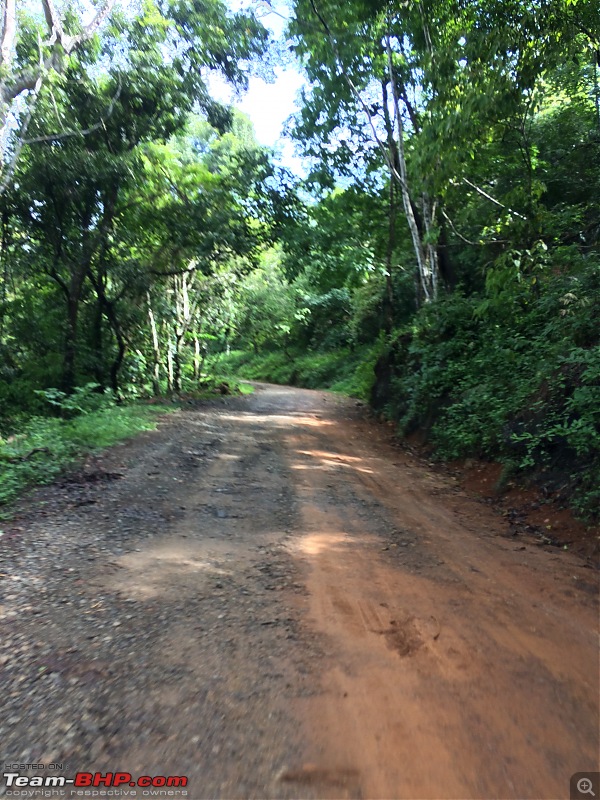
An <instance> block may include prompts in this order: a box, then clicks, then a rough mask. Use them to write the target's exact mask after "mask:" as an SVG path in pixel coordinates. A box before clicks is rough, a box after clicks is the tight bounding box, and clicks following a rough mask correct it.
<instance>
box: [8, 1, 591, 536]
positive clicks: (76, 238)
mask: <svg viewBox="0 0 600 800" xmlns="http://www.w3.org/2000/svg"><path fill="white" fill-rule="evenodd" d="M265 5H266V6H268V3H267V4H265V3H261V4H255V5H254V6H250V7H249V8H248V9H246V10H242V11H237V12H233V11H231V10H230V9H229V8H228V7H227V6H226V5H225V4H223V3H222V2H220V0H194V1H193V2H182V1H181V0H143V2H141V3H139V4H126V5H123V6H119V5H118V4H117V3H114V2H102V3H99V4H97V6H95V7H94V8H93V9H92V13H91V14H90V8H88V7H87V6H86V5H85V4H83V6H82V7H80V6H79V5H78V4H76V3H71V2H66V3H63V4H61V5H58V4H57V5H55V4H54V3H53V2H51V0H40V2H39V3H34V2H30V3H16V2H15V0H5V2H4V3H3V6H2V18H1V20H0V58H1V66H0V110H1V123H2V137H1V147H2V151H1V154H2V175H1V178H0V225H1V229H0V281H1V283H0V435H1V437H2V438H1V440H0V502H4V503H6V502H8V501H10V500H11V499H12V498H14V497H15V496H16V494H17V493H18V492H20V491H21V490H22V489H23V488H24V487H26V486H28V485H30V484H31V483H33V482H36V481H37V482H39V481H45V480H50V479H51V478H52V477H53V475H55V474H56V472H57V471H58V470H60V469H61V468H62V467H63V466H64V464H65V463H67V462H68V461H69V460H70V459H72V458H73V457H75V455H76V454H77V453H80V452H81V451H82V449H85V448H93V447H99V446H104V445H106V444H109V443H110V442H112V441H115V440H117V439H118V438H120V437H122V436H124V435H128V434H130V433H132V432H134V431H135V430H138V429H142V428H145V427H147V426H149V425H151V424H153V423H152V420H153V418H154V416H155V412H154V411H153V410H152V409H154V408H155V406H153V405H149V404H147V403H146V404H140V402H139V401H140V400H141V399H143V398H149V397H153V396H154V397H162V398H165V397H168V398H170V397H186V398H190V397H195V396H198V393H199V392H202V391H206V390H207V389H208V390H211V389H212V388H213V387H214V386H221V389H222V390H223V391H225V390H226V387H225V384H224V380H226V381H227V383H228V385H229V386H230V387H231V386H234V385H235V382H234V381H232V380H231V378H232V376H234V377H237V378H240V377H242V378H244V377H245V378H249V379H263V380H271V381H275V382H282V383H293V384H297V385H301V386H306V387H309V388H317V387H319V388H332V389H334V390H337V391H342V392H345V393H347V394H351V395H353V396H356V397H357V398H360V399H362V400H367V401H369V402H370V403H371V404H372V406H373V407H374V409H375V410H376V411H377V412H378V413H381V414H383V415H384V416H386V417H387V418H389V419H392V420H394V421H395V422H396V424H397V426H398V430H399V432H400V433H401V434H403V435H408V434H410V433H413V432H419V435H420V438H421V440H422V441H426V442H427V446H428V447H429V448H430V449H431V452H432V453H433V454H434V455H435V457H438V458H443V459H457V458H464V457H467V456H474V457H478V458H483V459H489V460H494V461H500V462H501V463H502V464H503V465H504V469H503V475H502V478H501V482H503V483H506V482H507V481H508V480H512V479H513V478H519V479H521V480H524V479H529V480H532V481H534V482H535V483H537V484H538V485H539V486H541V487H543V489H544V492H545V493H547V494H548V495H551V496H553V497H555V498H557V499H558V500H559V502H563V503H568V504H569V505H571V507H573V508H574V509H575V511H576V512H577V513H578V514H580V515H583V516H584V518H586V519H587V520H588V521H593V520H594V519H597V518H598V508H599V507H600V341H599V325H598V322H599V318H600V313H599V312H600V249H599V244H600V243H599V236H600V204H599V202H598V197H599V196H600V89H599V82H600V20H599V15H598V10H597V4H596V3H595V2H593V0H529V1H526V0H469V2H466V1H465V0H403V1H402V2H400V1H399V0H394V1H393V2H384V1H382V0H347V2H344V3H339V2H332V0H293V2H290V4H289V20H288V23H287V29H286V32H285V35H284V37H283V39H282V40H281V41H279V42H277V41H274V40H273V38H272V37H271V36H270V34H269V32H268V30H267V29H266V28H265V27H264V26H263V24H262V23H261V19H260V16H261V14H260V13H259V12H260V6H265ZM263 11H264V8H263ZM88 18H89V19H88ZM292 57H293V58H294V59H295V62H296V64H297V68H298V69H301V70H302V71H303V73H304V74H305V76H306V88H305V89H304V90H303V92H302V97H301V104H300V110H299V112H298V113H297V114H296V115H295V117H294V118H293V119H291V120H290V122H289V125H288V133H289V136H291V137H292V138H293V139H294V140H295V142H296V144H297V148H298V152H299V153H301V154H302V156H303V157H304V159H305V163H306V164H307V165H308V168H307V174H306V177H303V178H299V177H297V176H296V175H294V174H293V173H291V172H290V171H289V170H286V169H284V168H282V167H281V166H277V165H276V162H275V161H274V159H273V157H272V153H271V152H270V151H269V149H268V148H265V147H263V146H261V145H259V144H258V142H257V139H256V136H255V134H254V131H253V128H252V125H251V123H250V121H249V119H248V118H247V117H245V116H244V115H242V114H240V113H239V112H238V111H236V110H235V109H233V108H231V107H228V106H226V105H224V104H223V103H220V102H217V101H216V100H215V99H214V98H213V97H212V96H211V85H212V84H211V78H210V76H211V75H214V74H219V75H220V76H221V77H222V79H224V80H226V81H227V82H229V83H230V84H231V85H232V86H234V87H236V88H238V89H240V90H243V89H244V87H245V86H246V85H247V82H248V78H249V76H250V75H252V74H256V73H257V72H261V74H263V75H268V74H269V72H270V71H272V70H273V69H274V68H275V67H276V66H277V65H278V64H281V63H282V62H283V61H284V60H285V59H290V58H292Z"/></svg>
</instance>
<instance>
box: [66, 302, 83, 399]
mask: <svg viewBox="0 0 600 800" xmlns="http://www.w3.org/2000/svg"><path fill="white" fill-rule="evenodd" d="M78 317H79V296H78V295H69V298H68V300H67V328H66V331H65V345H64V352H63V369H62V390H63V392H66V394H72V392H73V390H74V389H75V370H76V360H77V323H78Z"/></svg>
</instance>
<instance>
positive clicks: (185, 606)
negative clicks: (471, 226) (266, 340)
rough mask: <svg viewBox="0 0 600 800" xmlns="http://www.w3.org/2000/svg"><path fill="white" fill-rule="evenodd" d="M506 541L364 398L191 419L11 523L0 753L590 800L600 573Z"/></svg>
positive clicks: (250, 400)
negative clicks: (580, 776)
mask: <svg viewBox="0 0 600 800" xmlns="http://www.w3.org/2000/svg"><path fill="white" fill-rule="evenodd" d="M504 524H505V523H504V522H503V521H502V520H501V518H499V517H498V516H496V515H495V514H494V513H493V512H492V511H491V510H490V509H488V508H487V507H486V506H484V505H483V504H481V503H477V502H476V501H474V500H471V499H469V498H468V497H467V496H465V495H464V494H463V493H462V492H461V490H460V489H459V488H457V486H456V484H455V483H454V482H453V481H452V480H451V479H450V478H446V477H443V476H440V475H437V474H433V473H432V472H431V471H430V470H429V468H428V467H427V465H426V464H425V463H423V462H421V461H416V460H414V459H412V457H410V456H409V455H408V454H406V453H404V452H403V451H402V450H401V449H398V448H395V447H393V446H392V444H391V443H390V442H389V441H388V438H387V433H386V429H385V428H384V427H382V426H379V425H377V424H376V423H374V422H370V421H368V420H366V419H364V418H363V417H362V413H361V411H360V410H359V409H357V408H356V407H355V404H354V403H353V402H352V401H349V400H343V399H340V398H338V397H334V396H333V395H328V394H325V393H322V392H307V391H301V390H295V389H288V388H280V387H272V386H264V385H263V386H260V387H259V388H258V390H257V392H256V393H255V395H253V396H251V397H245V398H229V399H227V400H225V401H224V402H223V403H218V402H216V403H213V404H209V405H207V406H197V407H190V409H189V410H186V411H182V412H179V413H177V414H175V415H172V416H170V417H168V418H166V419H165V420H164V422H162V423H161V425H160V428H159V430H158V431H157V432H155V433H151V434H145V435H143V436H141V437H139V438H138V439H136V440H134V441H133V442H130V443H128V444H126V445H124V446H120V447H116V448H113V449H112V450H110V451H108V452H107V453H105V454H104V455H103V456H102V457H101V458H97V459H95V460H91V461H90V462H89V463H88V464H87V465H86V467H85V469H84V470H83V472H81V473H79V474H77V475H74V476H72V478H71V479H70V480H66V479H65V480H64V481H63V482H62V484H59V485H56V486H54V487H48V488H46V489H44V490H39V491H37V492H36V493H34V494H33V496H32V497H31V498H29V499H28V500H27V502H23V503H22V504H21V506H20V507H19V510H18V515H17V517H16V519H15V520H14V522H13V523H10V524H4V525H2V526H1V527H2V528H3V530H4V536H3V537H2V538H1V539H0V574H1V576H2V577H1V578H0V581H1V583H0V691H1V698H2V700H1V703H2V715H1V716H0V742H1V745H2V752H0V758H2V759H3V761H4V762H5V763H6V764H13V763H23V764H31V763H34V764H46V765H48V764H49V763H50V762H58V763H62V765H63V772H64V774H74V773H75V772H77V771H91V772H96V771H100V772H107V771H112V772H114V771H117V770H119V771H122V770H124V771H127V772H130V773H132V775H134V776H138V775H150V776H152V775H164V776H182V775H186V776H188V778H189V783H188V789H187V791H188V794H187V796H188V797H190V798H192V800H201V799H202V798H212V797H219V798H262V797H265V798H276V797H281V798H293V797H298V798H299V797H306V798H315V797H317V798H318V797H323V798H330V797H347V798H372V799H373V800H375V799H376V798H415V799H416V798H568V797H569V779H570V776H571V775H572V774H573V773H577V772H583V771H593V770H598V769H599V766H598V722H599V710H598V674H599V673H598V636H597V634H598V604H597V599H598V595H597V590H598V586H597V573H596V572H595V571H594V570H592V569H590V568H589V567H588V566H586V565H585V564H584V563H583V562H582V561H579V560H578V559H576V558H575V557H574V556H571V555H570V554H569V553H561V552H558V551H556V550H552V549H548V550H546V549H543V548H539V547H533V546H531V544H530V543H525V544H523V543H522V542H521V541H518V542H517V541H515V539H512V538H509V537H507V536H506V530H505V528H504ZM38 772H39V771H38ZM45 772H46V773H47V772H48V769H46V770H45ZM23 774H24V773H23ZM30 774H36V770H30ZM40 774H41V773H40ZM61 774H62V773H61ZM7 791H8V790H7V789H6V787H5V788H4V789H0V795H2V794H3V792H4V793H6V792H7ZM128 792H129V794H128V795H127V796H128V797H141V796H149V795H142V791H141V790H140V789H131V790H129V789H128ZM13 796H14V795H13ZM66 796H69V794H68V792H67V795H66ZM121 796H124V795H121ZM155 796H161V795H158V794H157V795H155ZM163 796H166V795H163Z"/></svg>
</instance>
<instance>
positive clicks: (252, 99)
mask: <svg viewBox="0 0 600 800" xmlns="http://www.w3.org/2000/svg"><path fill="white" fill-rule="evenodd" d="M228 5H229V7H230V8H231V10H232V11H238V10H239V9H240V8H244V7H247V6H248V3H247V2H246V3H244V2H240V0H228ZM251 7H252V8H254V9H255V10H256V14H257V16H258V17H259V18H260V20H261V22H262V23H263V25H264V26H265V27H266V28H268V29H269V30H270V31H271V32H272V33H273V35H274V36H275V37H276V38H280V37H281V36H282V33H283V30H284V28H285V25H286V19H287V17H288V16H289V10H288V8H287V7H286V2H285V0H272V1H271V2H270V3H266V2H260V1H259V2H254V3H252V4H251ZM303 85H305V79H304V77H303V76H302V75H301V74H300V72H299V71H298V70H297V69H295V68H294V66H293V64H291V63H290V64H288V65H286V66H285V67H276V68H275V81H274V82H273V83H267V82H266V81H264V80H263V79H262V78H258V77H252V78H250V86H249V89H248V91H247V92H246V93H245V94H244V95H243V96H242V97H241V98H236V97H235V96H234V95H233V94H232V92H231V90H230V89H229V87H227V86H226V84H225V83H224V82H223V81H219V80H214V81H211V87H212V90H213V93H214V95H215V96H216V97H217V99H219V100H221V101H222V102H230V103H232V104H233V105H234V106H235V107H236V108H239V109H240V111H243V112H244V113H245V114H247V115H248V116H249V117H250V119H251V120H252V122H253V123H254V128H255V130H256V136H257V139H258V141H259V142H260V143H261V144H263V145H267V146H268V147H273V148H275V151H276V153H277V154H278V158H277V160H278V161H279V163H281V164H282V165H283V166H285V167H288V168H289V169H291V170H292V171H293V172H294V173H296V174H297V175H304V174H305V172H306V170H305V169H304V168H303V164H302V159H300V158H299V157H298V156H297V155H296V154H295V150H294V144H293V142H291V141H290V140H289V139H285V138H284V137H283V136H282V131H283V126H284V123H285V121H286V120H287V119H288V117H289V116H290V115H291V114H293V113H294V111H296V110H297V109H298V108H299V100H298V94H299V91H300V89H301V87H302V86H303Z"/></svg>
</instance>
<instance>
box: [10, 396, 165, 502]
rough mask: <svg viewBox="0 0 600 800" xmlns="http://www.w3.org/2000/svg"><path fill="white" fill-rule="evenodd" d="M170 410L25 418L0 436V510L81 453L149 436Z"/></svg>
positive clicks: (137, 408)
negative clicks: (146, 434) (146, 433)
mask: <svg viewBox="0 0 600 800" xmlns="http://www.w3.org/2000/svg"><path fill="white" fill-rule="evenodd" d="M173 410H175V408H174V407H173V406H171V407H168V406H163V405H160V406H159V405H152V406H148V405H143V404H138V403H135V404H132V405H128V406H109V407H108V408H103V409H99V410H96V411H90V412H88V413H82V414H80V415H79V416H76V417H73V418H72V419H62V418H57V417H30V418H29V419H27V420H26V421H24V422H23V423H22V424H20V425H17V426H16V430H15V431H14V432H12V433H11V434H10V435H8V436H6V437H5V438H4V437H2V436H0V506H2V505H5V504H6V503H10V502H11V501H12V500H15V499H16V498H17V497H18V496H19V495H20V494H21V493H22V492H24V491H25V490H26V489H29V488H30V487H32V486H35V485H40V484H45V483H50V482H51V481H52V480H53V479H54V478H55V477H56V476H57V475H58V474H59V473H60V472H61V471H62V470H64V469H65V468H66V467H67V466H69V464H71V463H72V462H73V461H75V460H76V459H77V458H79V457H81V456H82V455H85V454H86V453H90V452H93V451H95V450H100V449H102V448H104V447H110V446H111V445H113V444H115V443H116V442H119V441H122V440H123V439H128V438H129V437H131V436H135V435H136V434H138V433H141V432H142V431H148V430H154V429H155V428H156V426H157V422H158V419H159V417H160V416H162V415H163V414H166V413H168V412H169V411H173Z"/></svg>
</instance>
